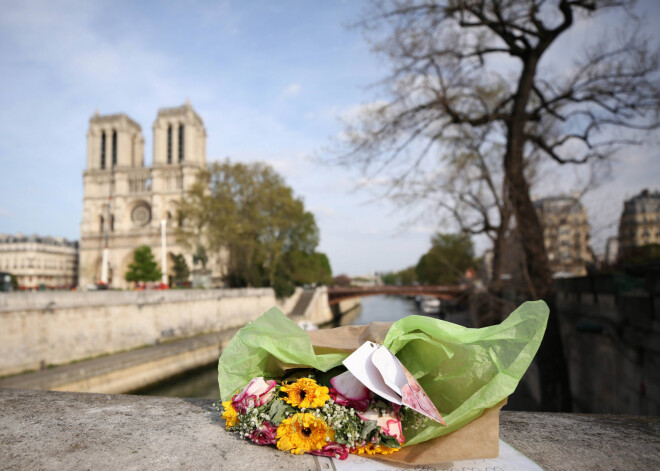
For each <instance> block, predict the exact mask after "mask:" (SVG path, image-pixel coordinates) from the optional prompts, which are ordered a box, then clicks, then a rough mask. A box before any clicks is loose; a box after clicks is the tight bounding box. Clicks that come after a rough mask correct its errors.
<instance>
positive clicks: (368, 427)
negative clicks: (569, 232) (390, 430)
mask: <svg viewBox="0 0 660 471" xmlns="http://www.w3.org/2000/svg"><path fill="white" fill-rule="evenodd" d="M377 430H378V423H377V422H376V421H375V420H367V421H366V422H365V423H364V426H363V427H362V432H361V433H360V438H361V439H362V440H366V439H367V437H368V436H369V435H370V434H371V433H372V432H373V431H377Z"/></svg>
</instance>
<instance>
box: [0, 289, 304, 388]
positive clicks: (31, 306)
mask: <svg viewBox="0 0 660 471" xmlns="http://www.w3.org/2000/svg"><path fill="white" fill-rule="evenodd" d="M296 294H297V295H298V296H299V292H297V293H296ZM294 297H295V296H294ZM293 301H294V300H292V299H290V300H289V301H284V302H282V304H281V305H280V307H281V308H283V310H284V312H288V310H289V309H287V308H289V307H290V305H292V303H293V304H295V303H294V302H293ZM274 305H278V300H277V299H276V298H275V294H274V292H273V290H272V289H270V288H259V289H254V288H246V289H223V290H172V291H141V292H136V291H117V292H115V291H105V292H103V291H99V292H86V293H70V292H43V293H7V294H3V295H0V326H2V328H1V329H0V376H3V375H8V374H13V373H19V372H22V371H28V370H36V369H40V368H44V367H46V366H48V365H59V364H66V363H70V362H73V361H77V360H82V359H86V358H90V357H96V356H99V355H106V354H111V353H116V352H120V351H124V350H130V349H134V348H138V347H142V346H146V345H154V344H157V343H160V342H164V341H168V340H172V339H178V338H184V337H192V336H195V335H200V334H203V333H208V332H219V331H222V330H225V329H229V328H233V327H239V326H242V325H244V324H245V323H246V322H249V321H251V320H254V319H255V318H257V317H258V316H260V315H261V314H262V313H263V312H264V311H266V310H267V309H270V308H271V307H272V306H274Z"/></svg>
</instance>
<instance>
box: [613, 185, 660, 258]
mask: <svg viewBox="0 0 660 471" xmlns="http://www.w3.org/2000/svg"><path fill="white" fill-rule="evenodd" d="M650 244H660V192H659V191H657V190H656V191H654V192H650V191H649V190H642V192H641V193H639V194H638V195H636V196H633V197H632V198H630V199H628V200H626V201H625V202H624V203H623V213H622V214H621V220H620V221H619V257H620V258H622V259H625V258H626V257H627V256H629V255H630V254H631V252H632V251H633V250H634V249H636V248H639V247H644V246H646V245H650Z"/></svg>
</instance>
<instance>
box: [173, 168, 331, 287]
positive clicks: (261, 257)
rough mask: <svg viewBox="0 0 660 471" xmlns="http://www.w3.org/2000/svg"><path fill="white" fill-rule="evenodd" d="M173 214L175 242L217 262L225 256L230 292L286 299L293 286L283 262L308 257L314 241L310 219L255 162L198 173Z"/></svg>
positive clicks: (275, 178) (278, 181)
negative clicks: (261, 291) (177, 224)
mask: <svg viewBox="0 0 660 471" xmlns="http://www.w3.org/2000/svg"><path fill="white" fill-rule="evenodd" d="M179 213H180V215H181V216H182V218H183V225H182V227H181V228H180V230H179V232H178V237H179V240H180V241H181V242H183V243H184V244H186V245H187V246H189V247H191V248H192V247H195V246H201V245H203V246H205V247H206V248H207V250H208V251H209V253H211V254H215V255H216V256H217V257H221V255H222V254H224V253H226V254H228V256H227V257H226V259H227V275H226V283H227V284H228V285H229V286H233V287H240V286H272V287H273V288H275V289H276V292H277V294H278V296H279V295H282V294H286V293H287V292H289V291H290V290H291V286H292V284H293V282H294V281H293V279H292V273H291V270H290V267H287V266H285V265H286V264H284V261H285V257H289V258H295V255H293V253H294V252H296V251H298V252H302V253H305V254H307V255H311V254H313V253H314V249H315V248H316V246H317V245H318V242H319V231H318V227H317V226H316V221H315V220H314V215H313V214H311V213H310V212H308V211H306V210H305V207H304V204H303V202H302V200H301V199H300V198H296V197H295V196H294V195H293V190H292V189H291V188H290V187H289V186H287V185H286V184H285V182H284V180H283V179H282V177H281V176H280V175H278V174H277V173H276V172H275V171H274V170H273V169H272V167H270V166H268V165H266V164H264V163H261V162H257V163H251V164H243V163H231V162H230V161H229V160H226V161H224V162H216V163H214V164H213V165H212V166H211V167H210V168H209V169H208V170H205V171H203V172H201V173H200V178H199V182H198V183H197V184H196V185H195V186H194V187H193V188H192V189H191V190H190V191H189V192H188V193H187V194H186V196H185V198H184V199H183V201H181V202H180V204H179ZM222 258H224V257H222ZM276 281H277V283H276Z"/></svg>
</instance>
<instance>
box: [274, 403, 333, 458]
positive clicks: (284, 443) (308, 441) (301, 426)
mask: <svg viewBox="0 0 660 471" xmlns="http://www.w3.org/2000/svg"><path fill="white" fill-rule="evenodd" d="M334 439H335V432H334V430H332V429H331V428H330V427H328V426H327V425H326V423H325V422H324V421H323V420H322V419H319V418H318V417H316V416H315V415H314V414H309V413H304V414H303V413H297V414H294V415H293V416H292V417H290V418H288V419H284V420H283V421H282V423H281V424H280V426H279V427H277V448H278V449H280V450H282V451H290V452H291V453H294V454H296V455H302V454H303V453H307V452H308V451H312V450H320V449H321V448H323V447H324V446H325V445H326V444H327V443H328V442H331V441H333V440H334Z"/></svg>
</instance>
